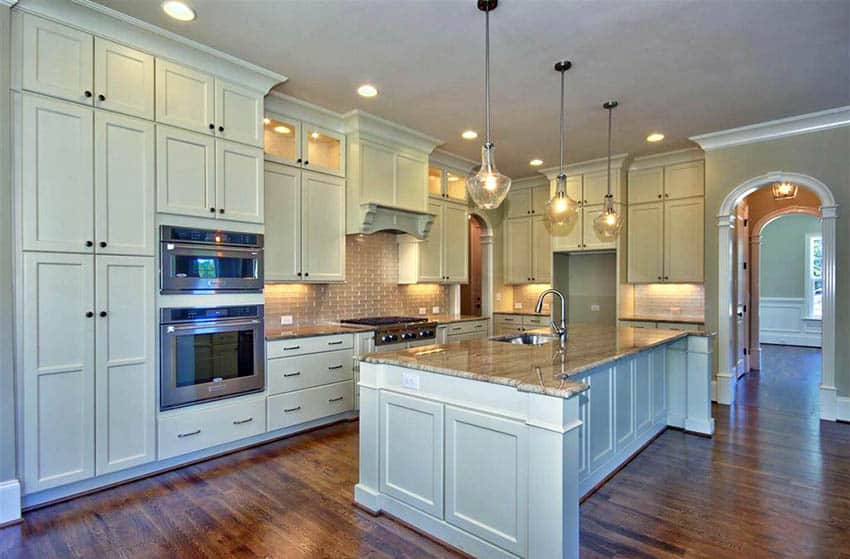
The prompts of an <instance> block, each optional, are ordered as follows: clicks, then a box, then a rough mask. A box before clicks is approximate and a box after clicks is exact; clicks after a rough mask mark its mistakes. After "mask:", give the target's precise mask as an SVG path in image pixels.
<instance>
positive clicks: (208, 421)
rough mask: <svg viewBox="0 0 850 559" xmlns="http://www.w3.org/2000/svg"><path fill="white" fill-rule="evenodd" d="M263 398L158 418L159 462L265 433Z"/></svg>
mask: <svg viewBox="0 0 850 559" xmlns="http://www.w3.org/2000/svg"><path fill="white" fill-rule="evenodd" d="M264 406H265V398H264V397H262V398H256V397H255V398H252V399H251V400H247V401H239V402H233V403H231V404H225V405H221V406H216V407H212V408H205V409H200V410H187V411H181V412H178V413H174V414H169V415H164V416H160V418H159V456H158V457H159V459H160V460H164V459H166V458H171V457H172V456H179V455H181V454H186V453H187V452H194V451H196V450H202V449H204V448H209V447H212V446H215V445H219V444H223V443H227V442H230V441H235V440H238V439H244V438H246V437H251V436H254V435H259V434H260V433H264V432H265V431H266V413H265V412H266V410H265V409H264Z"/></svg>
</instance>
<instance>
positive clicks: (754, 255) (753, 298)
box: [749, 235, 761, 371]
mask: <svg viewBox="0 0 850 559" xmlns="http://www.w3.org/2000/svg"><path fill="white" fill-rule="evenodd" d="M760 259H761V235H752V236H751V237H750V262H749V267H750V313H749V315H750V350H749V351H750V368H751V369H755V370H756V371H760V370H761V340H760V338H759V329H760V328H761V320H760V317H759V308H760V301H759V297H760V296H761V284H760V282H759V274H760V269H761V260H760Z"/></svg>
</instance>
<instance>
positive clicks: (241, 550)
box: [0, 350, 850, 559]
mask: <svg viewBox="0 0 850 559" xmlns="http://www.w3.org/2000/svg"><path fill="white" fill-rule="evenodd" d="M769 351H772V350H769ZM798 357H799V356H798ZM816 359H817V357H816V356H815V357H814V358H812V359H808V358H806V357H803V358H801V359H797V358H796V357H794V356H793V355H791V353H786V354H780V353H776V354H773V355H770V356H769V358H768V355H765V363H771V369H770V370H768V369H767V368H766V367H765V368H764V370H763V372H762V373H760V374H754V375H748V376H746V377H745V378H744V379H742V380H741V381H740V383H741V384H740V385H739V392H738V394H739V401H738V402H737V403H736V404H735V405H734V406H731V407H728V406H715V407H714V417H715V419H716V421H717V433H716V435H715V436H714V438H712V439H706V438H700V437H696V436H691V435H686V434H684V433H682V432H680V431H674V430H668V431H666V432H665V433H664V434H663V435H662V436H660V437H659V438H658V439H657V440H656V441H655V442H653V443H652V444H651V445H650V446H649V447H648V448H647V449H646V450H645V451H644V452H643V453H641V454H640V455H638V456H637V457H636V458H635V459H634V460H633V461H632V462H631V463H629V464H628V465H627V466H626V467H625V468H624V469H623V470H622V471H621V472H620V473H618V474H617V475H616V476H615V477H614V478H613V479H612V480H611V481H610V482H609V483H608V484H606V485H605V486H604V487H603V488H602V489H600V490H599V491H598V492H597V493H596V494H594V495H593V496H592V497H591V498H590V499H588V500H587V501H586V502H585V503H584V504H583V505H582V507H581V541H582V546H581V552H582V557H638V558H641V557H647V558H648V557H706V558H709V557H710V558H723V557H729V558H745V559H754V558H760V557H793V558H800V557H817V558H820V557H823V558H841V557H850V425H847V424H838V423H828V422H820V421H819V420H818V419H817V417H816V416H815V415H813V414H812V413H809V411H808V410H809V403H810V400H809V398H808V396H807V397H800V398H797V397H796V396H792V395H793V394H797V395H800V394H809V393H810V391H811V386H812V383H814V386H815V387H816V386H817V383H818V379H819V365H818V366H817V367H814V366H813V365H812V363H813V362H815V360H816ZM802 368H805V369H807V370H808V371H809V372H805V373H804V372H803V371H802ZM812 370H814V372H812ZM768 375H770V383H768V382H767V379H768ZM783 379H784V380H783ZM783 383H784V385H783ZM768 384H770V385H771V387H772V388H770V389H768V388H767V386H768ZM774 385H775V386H774ZM806 391H809V392H806ZM356 479H357V423H356V422H355V423H344V424H339V425H336V426H332V427H329V428H326V429H323V430H320V431H315V432H312V433H308V434H304V435H300V436H297V437H293V438H291V439H287V440H282V441H278V442H274V443H271V444H268V445H265V446H262V447H257V448H254V449H250V450H247V451H243V452H239V453H236V454H232V455H229V456H225V457H221V458H218V459H215V460H211V461H208V462H205V463H202V464H196V465H194V466H189V467H186V468H183V469H180V470H176V471H173V472H169V473H165V474H162V475H159V476H156V477H154V478H149V479H145V480H141V481H138V482H135V483H131V484H128V485H124V486H121V487H117V488H114V489H110V490H107V491H103V492H100V493H96V494H93V495H89V496H86V497H82V498H79V499H76V500H73V501H69V502H66V503H62V504H58V505H54V506H52V507H47V508H43V509H40V510H35V511H32V512H29V513H27V514H26V515H25V517H24V522H23V523H22V524H19V525H17V526H12V527H8V528H5V529H2V530H0V557H3V558H18V557H33V558H49V557H87V558H88V557H96V558H122V557H151V558H153V557H157V558H158V557H169V558H172V557H173V558H184V557H185V558H202V557H208V558H219V557H222V558H237V557H238V558H255V557H276V558H277V557H280V558H302V557H303V558H324V557H328V558H344V557H374V558H389V557H411V558H414V557H415V558H426V557H457V555H455V554H453V553H452V552H451V551H449V550H448V549H445V548H443V547H441V546H439V545H437V544H435V543H433V542H431V541H430V540H428V539H426V538H424V537H422V536H420V535H418V534H417V533H415V532H413V531H411V530H409V529H407V528H405V527H403V526H401V525H399V524H397V523H395V522H393V521H392V520H390V519H387V518H384V517H378V518H374V517H372V516H370V515H369V514H367V513H365V512H363V511H361V510H359V509H357V508H356V507H354V506H353V505H352V504H351V503H352V498H353V486H354V484H355V482H356Z"/></svg>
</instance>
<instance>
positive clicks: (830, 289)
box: [715, 171, 838, 420]
mask: <svg viewBox="0 0 850 559" xmlns="http://www.w3.org/2000/svg"><path fill="white" fill-rule="evenodd" d="M780 182H790V183H793V184H796V185H799V186H802V187H804V188H808V189H809V190H811V191H813V192H814V193H815V194H816V195H817V196H818V199H819V200H820V204H821V206H820V215H821V235H822V250H823V272H822V273H823V318H822V325H823V326H822V328H823V334H822V348H823V362H822V370H821V382H820V417H821V419H828V420H835V417H836V411H837V410H836V408H837V398H836V389H835V262H836V246H835V242H836V236H835V229H836V223H835V222H836V219H837V217H838V205H837V204H836V202H835V197H834V196H833V195H832V191H831V190H830V189H829V187H827V186H826V185H825V184H824V183H822V182H821V181H819V180H817V179H815V178H813V177H810V176H807V175H802V174H799V173H787V172H782V171H777V172H773V173H768V174H765V175H761V176H758V177H754V178H752V179H750V180H748V181H745V182H743V183H741V184H740V185H738V186H737V187H735V188H734V189H733V190H732V191H731V192H730V193H729V194H728V195H727V196H726V197H725V198H724V200H723V203H722V204H721V205H720V210H719V211H718V214H717V227H718V244H717V246H718V256H717V257H718V293H717V313H718V317H717V318H718V320H717V337H718V340H717V341H718V355H717V361H718V365H717V378H716V388H715V391H716V399H717V402H718V403H720V404H731V403H732V402H734V401H735V381H736V378H737V376H736V373H735V371H736V356H735V352H734V348H733V347H732V340H733V332H734V328H735V327H736V326H735V312H734V310H735V309H733V304H732V303H733V291H732V286H733V268H734V266H733V260H732V255H733V246H732V242H733V229H734V224H735V221H736V215H735V212H736V207H737V206H738V204H739V202H741V200H743V199H744V198H745V197H746V196H748V195H749V194H751V193H752V192H754V191H756V190H758V189H760V188H765V187H769V186H771V185H773V184H775V183H780Z"/></svg>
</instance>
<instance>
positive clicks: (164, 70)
mask: <svg viewBox="0 0 850 559" xmlns="http://www.w3.org/2000/svg"><path fill="white" fill-rule="evenodd" d="M215 117H216V114H215V78H214V77H213V76H211V75H209V74H205V73H203V72H198V71H197V70H193V69H191V68H187V67H186V66H182V65H180V64H177V63H175V62H171V61H169V60H164V59H162V58H157V59H156V120H157V122H161V123H163V124H170V125H172V126H177V127H179V128H185V129H187V130H192V131H194V132H200V133H202V134H213V133H214V130H215V126H216V124H215Z"/></svg>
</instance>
